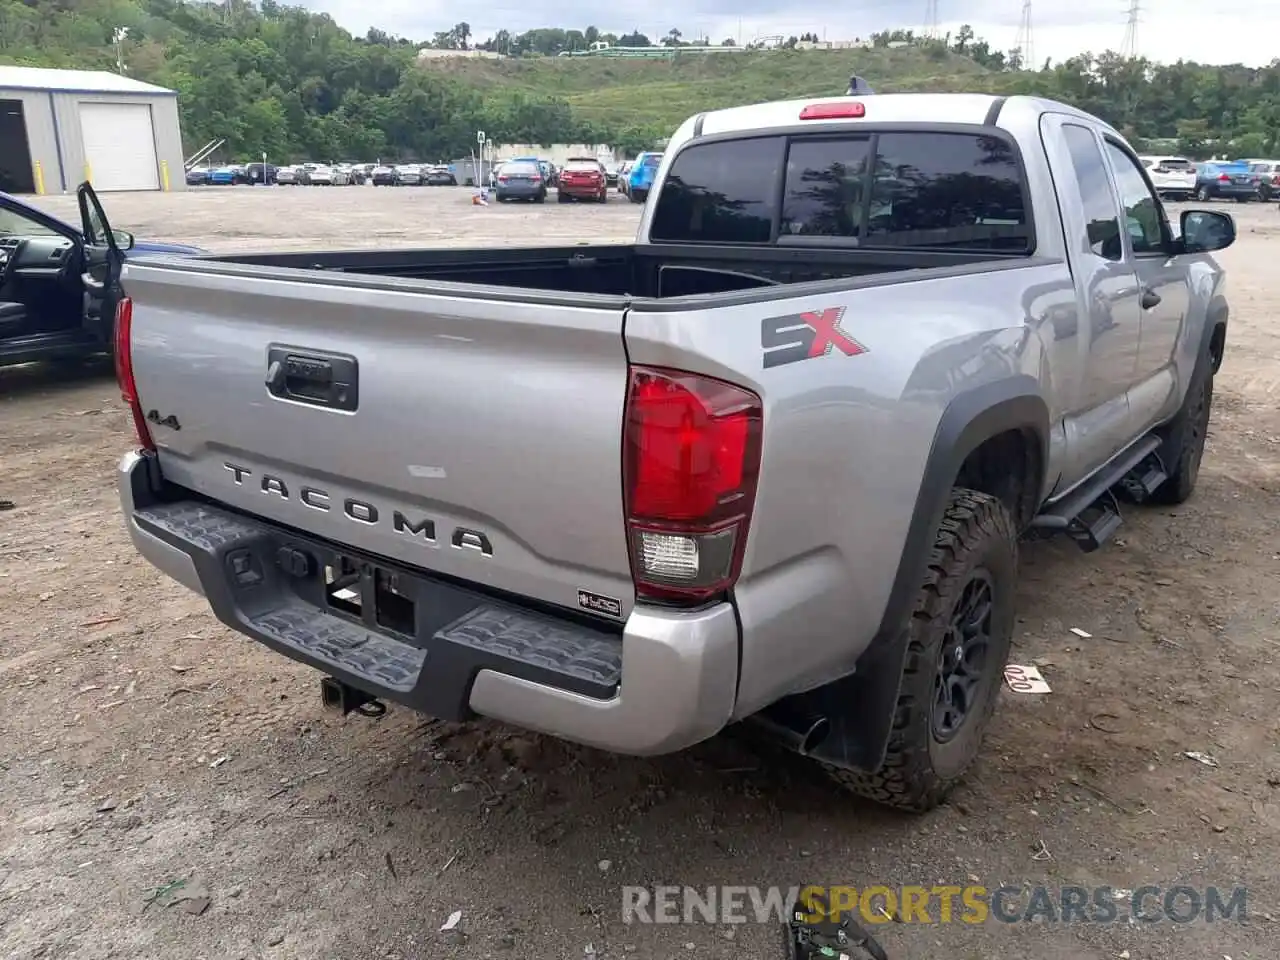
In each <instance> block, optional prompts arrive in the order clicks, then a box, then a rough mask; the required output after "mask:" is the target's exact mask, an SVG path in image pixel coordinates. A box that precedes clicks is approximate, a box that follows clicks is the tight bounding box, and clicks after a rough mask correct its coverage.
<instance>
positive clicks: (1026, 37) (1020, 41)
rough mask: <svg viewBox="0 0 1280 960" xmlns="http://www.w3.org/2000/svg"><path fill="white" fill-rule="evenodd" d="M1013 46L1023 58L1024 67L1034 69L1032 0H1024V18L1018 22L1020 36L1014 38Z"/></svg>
mask: <svg viewBox="0 0 1280 960" xmlns="http://www.w3.org/2000/svg"><path fill="white" fill-rule="evenodd" d="M1013 47H1014V49H1015V50H1017V51H1018V56H1019V58H1020V59H1021V60H1022V69H1023V70H1034V69H1035V68H1036V67H1035V59H1036V48H1035V43H1034V42H1033V41H1032V39H1031V0H1022V20H1021V21H1019V23H1018V37H1017V39H1016V40H1014V42H1013Z"/></svg>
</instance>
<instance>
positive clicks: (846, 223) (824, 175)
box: [779, 137, 871, 237]
mask: <svg viewBox="0 0 1280 960" xmlns="http://www.w3.org/2000/svg"><path fill="white" fill-rule="evenodd" d="M870 148H871V138H870V137H858V138H856V139H855V138H847V139H840V140H793V141H791V150H790V151H789V153H788V154H787V185H786V193H785V194H784V196H783V198H782V226H781V229H780V231H779V233H780V235H781V236H800V237H861V236H863V230H862V229H861V227H862V214H863V200H864V198H865V196H866V186H867V160H868V158H869V155H870Z"/></svg>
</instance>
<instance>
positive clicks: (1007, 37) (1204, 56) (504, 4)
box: [301, 0, 1280, 83]
mask: <svg viewBox="0 0 1280 960" xmlns="http://www.w3.org/2000/svg"><path fill="white" fill-rule="evenodd" d="M301 2H302V3H303V5H305V6H307V7H310V8H311V9H314V10H321V11H324V12H327V13H329V14H331V15H332V16H333V18H334V19H335V20H337V21H338V23H339V24H341V25H342V26H343V27H345V28H347V29H348V30H350V31H352V32H353V33H364V32H365V30H367V29H368V28H369V27H379V28H381V29H383V30H386V31H388V32H389V33H394V34H399V35H400V36H404V37H408V38H409V39H411V40H429V39H430V38H431V37H432V35H433V34H434V33H435V32H436V31H437V30H447V29H448V28H449V27H451V26H453V24H455V23H456V22H458V21H459V20H466V21H467V22H468V23H469V24H471V27H472V31H473V32H474V34H475V36H476V37H477V38H478V39H483V38H484V37H486V36H489V35H491V34H492V33H494V32H495V31H497V30H499V29H502V28H506V29H507V30H510V31H512V32H516V33H518V32H520V31H522V30H528V29H530V28H532V27H549V26H555V27H566V28H570V27H578V28H583V27H586V26H587V25H589V24H594V25H595V26H596V27H598V28H600V29H601V30H606V31H613V32H616V33H624V32H629V31H630V30H633V29H638V30H640V31H641V32H642V33H645V34H647V35H648V36H649V37H650V38H653V39H655V40H656V38H658V37H661V36H663V35H664V34H666V33H667V31H668V30H670V29H671V28H672V27H678V28H679V29H680V31H681V32H682V33H683V34H684V35H685V36H686V37H690V36H694V35H697V34H700V33H701V34H706V35H708V36H710V37H711V38H712V39H713V40H714V41H715V42H717V43H718V42H719V41H721V40H723V39H724V38H725V37H733V38H734V39H735V40H738V39H741V40H743V41H749V40H751V39H752V38H754V37H756V36H769V35H773V34H781V35H783V36H789V35H791V34H799V33H804V32H806V31H813V32H815V33H817V34H818V35H819V36H825V38H826V39H828V40H852V39H853V38H855V37H866V36H867V35H868V34H871V33H874V32H876V31H878V30H884V29H886V28H893V27H915V28H917V29H919V27H920V26H921V24H922V23H923V21H924V17H925V6H926V4H925V0H910V2H907V0H865V2H861V3H856V4H850V5H849V6H847V7H845V6H844V5H843V4H835V3H830V2H826V3H819V2H816V0H798V2H797V0H793V2H792V3H790V4H783V3H782V2H781V0H646V2H644V3H641V4H630V3H609V2H606V3H598V2H587V0H559V2H555V3H525V4H519V3H517V2H516V0H495V2H493V3H488V4H486V3H476V4H474V5H468V4H462V3H444V2H441V0H380V2H378V3H368V2H366V0H301ZM633 8H634V9H635V10H636V12H634V13H630V12H626V11H629V10H631V9H633ZM553 11H554V12H553ZM1127 11H1128V0H1070V2H1067V3H1049V2H1047V0H1037V2H1036V3H1035V4H1034V5H1033V7H1032V42H1033V52H1034V54H1035V57H1036V60H1037V61H1039V62H1043V61H1044V59H1045V57H1052V58H1053V59H1054V60H1063V59H1066V58H1067V57H1069V56H1072V55H1073V54H1076V53H1079V52H1081V51H1083V50H1092V51H1095V52H1098V51H1102V50H1106V49H1112V50H1118V49H1120V47H1121V45H1122V43H1123V41H1124V36H1125V24H1126V21H1127V19H1128V14H1127ZM1021 16H1022V0H938V20H939V26H940V29H941V30H942V31H943V32H946V31H948V30H950V31H952V32H954V31H955V29H956V28H957V27H958V26H959V25H960V24H962V23H969V24H971V25H972V26H973V28H974V29H975V30H976V31H977V33H978V36H980V37H982V38H984V39H987V40H989V41H990V42H991V43H992V44H993V45H994V46H995V47H996V48H997V49H1001V50H1005V49H1009V48H1011V47H1013V45H1014V40H1015V39H1016V37H1017V33H1018V23H1019V21H1020V19H1021ZM1277 36H1280V0H1250V2H1248V3H1232V4H1227V5H1226V9H1223V8H1222V7H1220V6H1218V5H1217V4H1213V3H1206V2H1205V0H1158V2H1157V0H1141V12H1140V14H1139V24H1138V52H1139V53H1140V54H1142V55H1143V56H1146V57H1150V58H1152V59H1154V60H1161V61H1173V60H1178V59H1186V60H1198V61H1200V62H1202V63H1241V62H1243V63H1246V64H1249V65H1250V66H1262V65H1264V64H1267V63H1270V62H1271V59H1272V58H1273V57H1275V56H1277V55H1280V41H1277ZM868 79H870V80H871V81H872V83H874V82H875V81H874V78H868Z"/></svg>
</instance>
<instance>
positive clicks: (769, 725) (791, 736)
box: [749, 703, 831, 756]
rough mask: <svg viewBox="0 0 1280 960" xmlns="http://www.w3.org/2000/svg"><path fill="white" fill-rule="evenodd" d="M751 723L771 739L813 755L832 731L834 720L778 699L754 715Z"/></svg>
mask: <svg viewBox="0 0 1280 960" xmlns="http://www.w3.org/2000/svg"><path fill="white" fill-rule="evenodd" d="M749 723H750V725H751V726H753V727H755V728H756V729H757V730H759V731H760V732H761V733H763V734H764V735H765V736H767V737H769V738H770V739H771V740H774V741H776V742H777V743H780V744H782V746H784V747H786V748H787V749H789V750H794V751H795V752H796V753H798V754H800V755H801V756H809V755H810V754H811V753H813V751H814V750H816V749H817V748H818V747H819V746H820V745H821V744H822V741H824V740H825V739H826V738H827V734H829V733H830V732H831V721H829V720H828V719H827V718H826V717H822V716H818V715H817V714H811V713H803V712H800V711H797V710H795V709H790V708H788V707H786V706H784V705H783V704H781V703H775V704H774V705H773V706H771V707H766V708H765V709H764V710H761V711H760V712H759V713H757V714H755V715H753V716H752V717H751V718H750V720H749Z"/></svg>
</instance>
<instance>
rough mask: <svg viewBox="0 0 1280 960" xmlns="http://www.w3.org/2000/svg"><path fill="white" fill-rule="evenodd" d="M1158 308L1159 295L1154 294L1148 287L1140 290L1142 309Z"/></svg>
mask: <svg viewBox="0 0 1280 960" xmlns="http://www.w3.org/2000/svg"><path fill="white" fill-rule="evenodd" d="M1158 306H1160V294H1158V293H1156V292H1155V291H1154V290H1152V289H1151V288H1150V287H1143V288H1142V309H1143V310H1150V309H1152V308H1153V307H1158Z"/></svg>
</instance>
